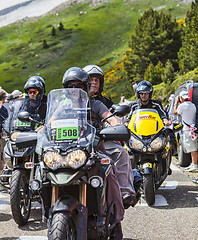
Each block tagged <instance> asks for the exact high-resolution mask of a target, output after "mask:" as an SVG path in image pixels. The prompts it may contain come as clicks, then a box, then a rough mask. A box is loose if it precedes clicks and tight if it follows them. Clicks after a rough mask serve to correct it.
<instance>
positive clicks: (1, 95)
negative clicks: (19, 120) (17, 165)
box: [0, 88, 8, 174]
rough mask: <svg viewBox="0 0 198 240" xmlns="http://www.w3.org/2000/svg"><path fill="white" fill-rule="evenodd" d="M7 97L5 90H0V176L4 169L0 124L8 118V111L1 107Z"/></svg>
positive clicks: (0, 127) (0, 125)
mask: <svg viewBox="0 0 198 240" xmlns="http://www.w3.org/2000/svg"><path fill="white" fill-rule="evenodd" d="M6 97H7V93H6V91H5V90H3V89H2V88H1V89H0V174H1V170H2V169H3V168H4V164H5V163H4V160H3V148H4V146H3V145H4V144H3V140H2V138H1V135H2V124H3V122H4V121H5V119H6V118H7V117H8V111H7V109H6V108H5V107H4V106H3V103H4V102H5V100H6Z"/></svg>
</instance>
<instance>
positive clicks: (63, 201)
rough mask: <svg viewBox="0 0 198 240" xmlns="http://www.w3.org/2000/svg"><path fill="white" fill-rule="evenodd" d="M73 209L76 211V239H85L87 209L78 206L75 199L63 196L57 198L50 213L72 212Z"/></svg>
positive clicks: (80, 205)
mask: <svg viewBox="0 0 198 240" xmlns="http://www.w3.org/2000/svg"><path fill="white" fill-rule="evenodd" d="M74 209H77V211H78V220H77V239H79V240H84V239H87V214H88V209H87V207H85V206H84V205H82V204H80V203H79V202H78V200H77V199H75V198H73V197H71V196H63V197H61V198H59V199H58V200H57V201H56V203H55V206H54V207H53V210H52V213H53V214H54V213H56V212H72V211H73V210H74Z"/></svg>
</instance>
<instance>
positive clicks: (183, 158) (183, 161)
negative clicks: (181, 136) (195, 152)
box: [178, 143, 191, 167]
mask: <svg viewBox="0 0 198 240" xmlns="http://www.w3.org/2000/svg"><path fill="white" fill-rule="evenodd" d="M178 160H179V165H180V166H181V167H188V166H189V165H190V163H191V155H190V153H185V152H184V150H183V148H182V144H181V143H179V146H178Z"/></svg>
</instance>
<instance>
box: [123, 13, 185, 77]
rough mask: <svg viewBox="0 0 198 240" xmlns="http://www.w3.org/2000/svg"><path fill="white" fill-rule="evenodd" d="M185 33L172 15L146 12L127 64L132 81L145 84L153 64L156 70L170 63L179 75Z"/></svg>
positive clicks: (134, 37) (132, 39) (137, 27)
mask: <svg viewBox="0 0 198 240" xmlns="http://www.w3.org/2000/svg"><path fill="white" fill-rule="evenodd" d="M181 31H182V30H181V28H180V27H179V25H178V23H177V22H176V20H171V15H170V14H165V13H163V12H157V11H154V10H153V9H149V10H148V11H145V12H144V14H143V16H142V17H141V18H140V19H139V20H138V24H137V25H136V28H135V33H134V34H133V35H132V36H131V39H130V40H129V47H130V51H128V52H127V60H126V62H125V69H126V71H127V74H128V77H129V79H131V81H132V80H137V81H139V80H142V79H143V77H144V73H145V71H146V69H147V68H148V66H149V65H150V64H151V63H152V64H153V65H154V66H156V65H157V64H158V62H161V63H162V64H163V65H165V64H166V62H167V60H168V59H169V60H170V61H171V63H172V65H173V67H174V69H175V71H177V70H178V59H177V53H178V51H179V49H180V47H181Z"/></svg>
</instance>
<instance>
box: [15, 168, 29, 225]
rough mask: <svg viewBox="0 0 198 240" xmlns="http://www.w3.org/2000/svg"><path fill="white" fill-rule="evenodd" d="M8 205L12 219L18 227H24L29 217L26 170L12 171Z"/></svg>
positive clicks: (27, 176)
mask: <svg viewBox="0 0 198 240" xmlns="http://www.w3.org/2000/svg"><path fill="white" fill-rule="evenodd" d="M10 205H11V211H12V215H13V218H14V220H15V222H16V223H17V224H18V225H19V226H22V225H25V224H26V223H27V221H28V219H29V216H30V210H31V199H30V196H29V175H28V172H27V171H26V170H23V169H17V170H15V171H13V174H12V178H11V186H10Z"/></svg>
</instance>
